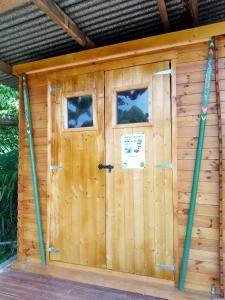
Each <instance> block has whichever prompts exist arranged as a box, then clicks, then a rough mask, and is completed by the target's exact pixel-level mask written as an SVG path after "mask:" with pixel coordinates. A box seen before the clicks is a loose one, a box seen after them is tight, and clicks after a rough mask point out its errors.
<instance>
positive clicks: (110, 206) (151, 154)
mask: <svg viewBox="0 0 225 300" xmlns="http://www.w3.org/2000/svg"><path fill="white" fill-rule="evenodd" d="M224 34H225V22H220V23H214V24H210V25H205V26H201V27H195V28H191V29H187V30H183V31H178V32H171V33H165V34H162V35H157V36H152V37H147V38H143V39H138V40H134V41H128V42H123V43H119V44H113V45H108V46H103V47H99V48H95V49H89V50H84V51H81V52H76V53H72V54H71V53H70V54H65V55H61V56H57V57H52V58H47V59H43V60H38V61H34V62H28V63H25V64H19V65H14V66H13V69H12V70H13V74H14V75H16V76H18V77H19V78H20V95H21V97H20V120H19V129H20V133H19V136H20V142H19V209H18V262H17V263H15V264H14V268H17V269H21V270H26V271H30V272H36V273H40V274H50V275H52V276H56V277H60V278H65V279H71V280H75V281H80V282H85V283H90V284H95V285H100V286H105V287H110V288H118V289H121V290H126V291H132V292H139V293H142V294H147V295H153V296H158V297H161V298H166V299H167V298H168V299H207V297H210V295H215V294H216V293H217V294H223V290H224V281H225V273H224V272H225V269H224V255H225V245H224V243H225V231H224V230H225V222H224V216H225V211H224V210H225V205H224V203H225V202H224V201H225V198H224V182H225V171H224V169H223V168H224V166H223V163H224V159H225V133H224V122H225V121H224V120H225V35H224ZM211 37H215V45H216V46H215V51H214V54H213V59H214V64H213V73H212V78H211V87H210V95H209V105H208V115H207V123H206V130H205V139H204V148H203V154H202V161H201V172H200V178H199V184H198V194H197V204H196V210H195V217H194V224H193V230H192V239H191V246H190V253H189V259H188V269H187V276H186V281H185V288H186V289H187V290H188V291H190V292H189V293H186V292H185V293H184V292H183V293H181V292H178V290H177V286H178V282H179V276H180V272H179V270H180V265H181V259H182V254H183V245H184V239H185V233H186V224H187V217H188V214H189V201H190V194H191V189H192V181H193V171H194V165H195V158H196V148H197V142H198V137H199V122H200V114H201V106H202V105H201V100H202V97H203V92H204V82H205V73H206V68H207V60H208V55H209V47H210V40H211ZM24 73H25V74H26V82H27V86H28V94H29V103H30V110H31V121H32V137H33V143H34V156H35V159H36V171H37V179H38V180H37V182H38V193H39V197H40V207H41V220H42V225H43V236H44V245H45V255H46V259H47V265H46V266H41V264H40V262H41V257H40V250H39V240H38V232H37V225H36V215H35V203H34V196H33V187H32V172H31V167H30V162H29V143H28V138H27V126H26V120H25V111H24V101H23V100H24V97H23V96H24V89H25V87H24V85H23V80H22V75H23V74H24ZM198 297H199V298H198Z"/></svg>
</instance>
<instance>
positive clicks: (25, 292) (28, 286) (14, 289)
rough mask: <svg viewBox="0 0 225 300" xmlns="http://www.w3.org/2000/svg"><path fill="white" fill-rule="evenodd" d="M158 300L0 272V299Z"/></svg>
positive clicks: (11, 272) (8, 271) (25, 274)
mask: <svg viewBox="0 0 225 300" xmlns="http://www.w3.org/2000/svg"><path fill="white" fill-rule="evenodd" d="M4 299H5V300H8V299H11V300H12V299H23V300H42V299H43V300H50V299H51V300H53V299H54V300H59V299H60V300H72V299H73V300H76V299H79V300H86V299H88V300H117V299H118V300H128V299H129V300H133V299H136V300H159V299H161V298H155V297H150V296H143V295H141V294H134V293H130V292H123V291H119V290H116V289H110V288H102V287H98V286H95V285H89V284H83V283H78V282H74V281H69V280H63V279H57V278H53V277H49V276H43V275H37V274H33V273H27V272H23V271H18V270H12V269H6V270H5V271H4V272H3V273H0V300H4Z"/></svg>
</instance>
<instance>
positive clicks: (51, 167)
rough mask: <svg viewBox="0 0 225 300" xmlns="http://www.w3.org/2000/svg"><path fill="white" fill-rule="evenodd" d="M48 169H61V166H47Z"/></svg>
mask: <svg viewBox="0 0 225 300" xmlns="http://www.w3.org/2000/svg"><path fill="white" fill-rule="evenodd" d="M49 168H50V170H56V169H62V168H63V166H49Z"/></svg>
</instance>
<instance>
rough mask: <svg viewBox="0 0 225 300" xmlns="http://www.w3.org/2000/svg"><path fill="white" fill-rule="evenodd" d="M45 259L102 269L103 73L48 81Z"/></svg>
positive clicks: (103, 208)
mask: <svg viewBox="0 0 225 300" xmlns="http://www.w3.org/2000/svg"><path fill="white" fill-rule="evenodd" d="M48 136H49V153H48V155H49V159H48V162H49V166H48V167H49V185H48V191H49V198H50V199H49V223H50V224H49V246H50V247H51V248H53V251H54V250H55V251H56V252H51V253H50V256H49V259H50V260H55V261H61V262H67V263H74V264H80V265H85V266H93V267H101V268H104V267H105V257H106V255H105V172H102V171H101V170H99V169H98V164H100V163H104V162H105V153H104V73H103V72H96V73H89V74H82V75H77V76H73V77H67V78H64V79H61V80H55V81H52V82H50V87H49V134H48Z"/></svg>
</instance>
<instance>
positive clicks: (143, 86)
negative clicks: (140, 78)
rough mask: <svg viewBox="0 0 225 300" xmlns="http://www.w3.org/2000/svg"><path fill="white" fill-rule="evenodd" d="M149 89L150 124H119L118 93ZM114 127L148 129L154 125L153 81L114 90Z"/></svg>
mask: <svg viewBox="0 0 225 300" xmlns="http://www.w3.org/2000/svg"><path fill="white" fill-rule="evenodd" d="M138 89H148V122H137V123H127V124H117V92H123V91H128V90H138ZM112 113H113V114H112V127H113V128H127V127H131V128H134V127H148V126H152V125H153V121H152V116H153V111H152V80H151V82H148V83H141V84H133V85H124V86H121V87H114V88H113V95H112Z"/></svg>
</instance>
